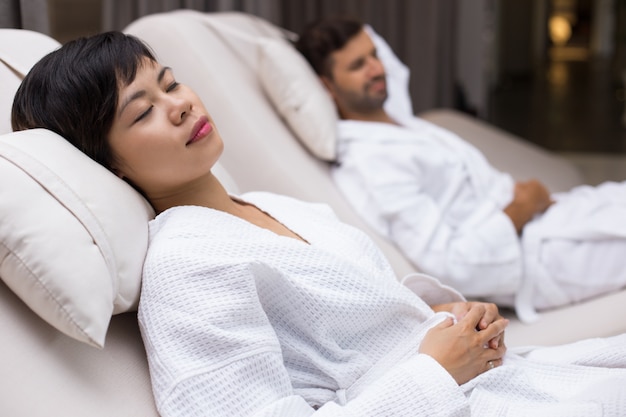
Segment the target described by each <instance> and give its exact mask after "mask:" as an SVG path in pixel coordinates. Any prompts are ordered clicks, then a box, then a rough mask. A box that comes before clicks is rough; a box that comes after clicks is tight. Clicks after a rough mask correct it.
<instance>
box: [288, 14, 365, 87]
mask: <svg viewBox="0 0 626 417" xmlns="http://www.w3.org/2000/svg"><path fill="white" fill-rule="evenodd" d="M362 29H363V22H361V21H360V20H357V19H354V18H350V17H343V16H334V17H330V18H326V19H321V20H318V21H315V22H313V23H311V24H309V25H308V26H307V27H306V28H305V29H304V31H303V32H302V34H301V35H300V37H299V38H298V41H297V42H296V49H298V51H300V53H301V54H302V55H303V56H304V57H305V58H306V60H307V61H309V64H311V66H312V67H313V70H314V71H315V72H316V73H317V75H323V76H325V77H328V78H331V79H332V72H331V71H332V60H331V56H330V55H331V54H332V53H333V52H335V51H337V50H339V49H341V48H343V47H344V46H345V45H346V43H348V41H349V40H350V39H352V38H353V37H354V36H355V35H357V34H358V33H359V32H360V31H361V30H362Z"/></svg>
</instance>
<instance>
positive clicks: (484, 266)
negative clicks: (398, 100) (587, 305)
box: [332, 114, 626, 321]
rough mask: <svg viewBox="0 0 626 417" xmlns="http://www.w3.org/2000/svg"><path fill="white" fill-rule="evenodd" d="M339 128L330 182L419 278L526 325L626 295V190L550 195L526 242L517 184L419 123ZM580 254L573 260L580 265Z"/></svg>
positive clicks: (609, 187)
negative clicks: (516, 210)
mask: <svg viewBox="0 0 626 417" xmlns="http://www.w3.org/2000/svg"><path fill="white" fill-rule="evenodd" d="M396 117H397V120H399V121H400V125H392V124H388V123H378V122H364V121H355V120H342V121H340V122H339V126H338V132H339V133H338V135H339V145H338V164H337V165H336V166H335V167H334V168H333V173H332V175H333V179H334V181H335V183H336V184H337V185H338V187H339V188H340V189H341V191H342V192H343V194H344V195H345V196H346V197H347V199H348V200H349V201H350V203H351V204H352V205H353V206H354V208H355V209H356V211H357V212H358V213H359V214H360V215H361V216H362V217H363V219H364V220H365V221H367V222H368V223H369V224H370V225H371V226H372V227H373V228H374V229H375V230H376V231H378V232H379V233H380V234H381V235H383V236H385V237H387V238H388V239H389V240H390V241H392V242H394V243H395V244H396V245H397V246H398V247H399V248H400V250H401V251H402V252H403V253H404V254H405V255H406V257H407V258H408V259H410V260H411V262H412V263H413V264H414V265H415V266H416V267H417V268H418V269H419V270H420V271H423V272H425V273H427V274H430V275H433V276H436V277H437V278H439V279H440V280H442V282H444V283H446V284H448V285H451V286H453V287H454V288H456V289H457V290H459V291H460V292H461V293H463V294H464V295H465V296H468V297H487V298H489V299H490V300H492V301H495V302H497V303H499V304H505V305H509V306H515V307H516V310H517V313H518V315H519V317H520V319H522V320H524V321H532V320H534V319H536V314H535V308H538V309H545V308H550V307H555V306H560V305H565V304H568V303H572V302H577V301H581V300H584V299H587V298H590V297H593V296H597V295H599V294H604V293H608V292H611V291H615V290H618V289H619V288H622V287H624V285H626V268H624V267H623V265H624V261H623V254H624V253H626V221H625V220H624V219H626V182H624V183H605V184H602V185H600V186H598V187H590V186H581V187H577V188H575V189H573V190H571V191H569V192H567V193H559V194H554V195H553V196H552V197H553V199H554V200H556V203H555V204H553V205H552V206H551V207H550V208H549V209H548V211H547V212H546V213H544V214H542V215H538V216H535V218H534V219H533V220H531V221H530V222H529V223H527V225H526V226H525V227H524V231H523V234H522V238H520V236H518V234H517V232H516V230H515V227H514V226H513V223H512V222H511V220H510V219H509V218H508V216H507V215H506V214H504V212H503V210H504V208H505V207H506V206H507V205H508V204H509V203H510V202H511V201H512V199H513V193H514V187H515V183H514V181H513V179H512V178H511V176H510V175H508V174H506V173H503V172H500V171H498V170H496V169H495V168H493V167H492V166H491V165H490V164H489V163H488V161H487V160H486V159H485V157H484V156H483V155H482V154H481V153H480V152H479V151H478V150H477V149H476V148H474V147H473V146H472V145H470V144H468V143H467V142H465V141H463V140H462V139H461V138H459V137H458V136H456V135H455V134H453V133H452V132H449V131H447V130H445V129H442V128H440V127H438V126H435V125H433V124H432V123H430V122H427V121H425V120H423V119H419V118H417V117H413V116H407V115H406V114H404V115H403V114H400V115H399V116H396ZM572 255H575V256H572Z"/></svg>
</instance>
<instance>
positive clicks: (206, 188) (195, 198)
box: [148, 173, 236, 213]
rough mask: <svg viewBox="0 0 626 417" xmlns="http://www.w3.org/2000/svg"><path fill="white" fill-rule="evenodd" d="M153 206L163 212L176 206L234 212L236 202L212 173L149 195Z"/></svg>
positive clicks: (157, 210) (158, 211)
mask: <svg viewBox="0 0 626 417" xmlns="http://www.w3.org/2000/svg"><path fill="white" fill-rule="evenodd" d="M148 199H149V200H150V203H151V204H152V207H154V210H155V211H156V212H157V213H161V212H163V211H165V210H167V209H169V208H172V207H176V206H201V207H208V208H212V209H216V210H221V211H225V212H229V213H232V212H233V210H235V209H236V207H235V206H236V203H235V202H234V201H233V200H232V199H231V198H230V195H229V194H228V192H227V191H226V189H225V188H224V187H223V186H222V184H221V183H220V182H219V180H218V179H217V178H216V177H215V176H214V175H213V174H211V173H209V174H208V175H207V176H205V177H202V178H199V179H197V180H196V181H194V182H191V183H189V184H186V185H185V186H184V187H180V188H177V189H176V190H173V191H169V192H167V193H162V194H161V195H158V196H154V195H153V196H148Z"/></svg>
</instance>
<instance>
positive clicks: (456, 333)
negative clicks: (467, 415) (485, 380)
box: [419, 303, 508, 384]
mask: <svg viewBox="0 0 626 417" xmlns="http://www.w3.org/2000/svg"><path fill="white" fill-rule="evenodd" d="M487 310H488V308H487V304H483V303H474V304H471V306H470V308H469V310H468V311H467V312H466V314H465V315H464V316H463V317H462V318H461V320H459V321H458V322H457V323H456V324H454V321H453V320H452V318H448V319H446V320H444V321H443V322H441V323H439V324H438V325H437V326H435V327H433V328H432V329H430V330H429V331H428V333H426V336H425V337H424V340H422V343H421V344H420V347H419V352H420V353H423V354H426V355H429V356H431V357H432V358H433V359H435V360H436V361H437V362H439V364H441V366H443V367H444V368H445V369H446V370H447V371H448V372H449V373H450V375H452V377H453V378H454V380H455V381H456V382H457V383H458V384H463V383H465V382H467V381H469V380H470V379H472V378H474V377H476V376H477V375H479V374H481V373H483V372H485V371H488V370H490V369H492V368H494V367H496V366H499V365H501V364H502V357H503V356H504V353H505V352H506V347H505V346H504V343H500V345H499V346H498V347H497V348H495V349H493V348H491V349H490V348H488V347H486V346H488V343H489V341H490V340H493V339H496V338H498V337H499V336H500V335H501V334H502V333H503V332H504V329H505V328H506V325H507V324H508V321H507V320H505V319H502V318H500V319H496V320H495V321H492V322H491V323H490V324H488V325H487V327H486V328H485V329H480V324H481V322H482V320H483V319H484V318H485V314H486V313H487Z"/></svg>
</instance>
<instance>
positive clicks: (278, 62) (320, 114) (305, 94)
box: [258, 38, 338, 161]
mask: <svg viewBox="0 0 626 417" xmlns="http://www.w3.org/2000/svg"><path fill="white" fill-rule="evenodd" d="M258 42H259V79H260V81H261V85H262V86H263V89H264V90H265V92H266V94H267V95H268V96H269V98H270V101H271V102H272V104H273V105H274V107H276V109H277V110H278V113H279V114H280V115H281V116H282V117H283V118H284V119H285V120H286V122H287V124H288V125H289V127H290V128H291V129H292V130H293V132H294V133H295V135H296V137H297V138H298V139H299V140H300V142H302V144H303V145H304V146H305V147H306V148H307V149H308V150H309V151H310V152H311V153H312V154H313V155H315V156H316V157H318V158H320V159H323V160H326V161H333V160H335V159H336V156H337V151H336V146H337V133H336V130H337V120H338V115H337V110H336V109H335V104H334V103H333V100H332V98H331V97H330V94H329V93H328V92H327V91H326V88H325V87H324V85H323V84H322V82H321V80H320V79H319V77H318V76H317V74H315V72H314V71H313V69H312V68H311V66H310V65H309V63H308V62H307V61H306V60H305V59H304V57H303V56H302V55H301V54H300V53H299V52H298V51H297V50H296V49H295V48H294V47H293V46H292V45H290V44H289V43H288V42H287V41H285V40H282V39H271V38H260V39H259V41H258Z"/></svg>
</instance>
